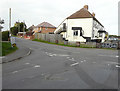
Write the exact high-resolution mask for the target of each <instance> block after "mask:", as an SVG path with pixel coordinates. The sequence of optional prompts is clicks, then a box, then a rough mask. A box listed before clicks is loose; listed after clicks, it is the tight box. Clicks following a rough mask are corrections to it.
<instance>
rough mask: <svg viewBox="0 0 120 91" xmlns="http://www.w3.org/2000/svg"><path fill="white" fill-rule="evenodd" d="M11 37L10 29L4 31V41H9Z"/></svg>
mask: <svg viewBox="0 0 120 91" xmlns="http://www.w3.org/2000/svg"><path fill="white" fill-rule="evenodd" d="M8 38H9V31H3V32H2V41H8Z"/></svg>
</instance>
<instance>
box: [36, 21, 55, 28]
mask: <svg viewBox="0 0 120 91" xmlns="http://www.w3.org/2000/svg"><path fill="white" fill-rule="evenodd" d="M36 27H46V28H56V27H55V26H53V25H52V24H50V23H48V22H42V23H41V24H38V25H37V26H36Z"/></svg>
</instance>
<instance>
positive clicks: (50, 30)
mask: <svg viewBox="0 0 120 91" xmlns="http://www.w3.org/2000/svg"><path fill="white" fill-rule="evenodd" d="M55 29H56V28H45V27H43V28H41V33H53V32H54V31H55Z"/></svg>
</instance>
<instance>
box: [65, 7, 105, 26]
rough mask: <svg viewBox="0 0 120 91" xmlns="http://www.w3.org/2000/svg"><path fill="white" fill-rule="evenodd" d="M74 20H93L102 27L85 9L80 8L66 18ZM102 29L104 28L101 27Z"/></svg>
mask: <svg viewBox="0 0 120 91" xmlns="http://www.w3.org/2000/svg"><path fill="white" fill-rule="evenodd" d="M76 18H93V19H94V20H96V21H97V22H98V23H99V24H100V25H101V26H103V25H102V24H101V23H100V22H99V21H98V20H97V19H96V18H95V17H94V16H93V15H92V14H91V13H90V12H89V11H88V10H87V9H85V8H82V9H80V10H79V11H77V12H75V13H74V14H72V15H70V16H69V17H67V19H76ZM103 27H104V26H103Z"/></svg>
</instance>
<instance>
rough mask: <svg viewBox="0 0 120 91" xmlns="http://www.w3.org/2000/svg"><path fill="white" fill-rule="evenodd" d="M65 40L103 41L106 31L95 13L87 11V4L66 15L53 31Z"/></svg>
mask: <svg viewBox="0 0 120 91" xmlns="http://www.w3.org/2000/svg"><path fill="white" fill-rule="evenodd" d="M54 33H55V34H61V35H62V36H63V38H64V39H65V40H68V41H74V42H91V41H95V42H104V41H105V34H106V31H105V30H104V26H103V25H102V24H101V23H100V22H99V21H98V20H97V19H96V18H95V13H92V14H91V13H90V12H89V11H88V5H85V6H84V7H83V8H82V9H80V10H79V11H77V12H75V13H74V14H72V15H71V16H69V17H67V18H66V19H65V20H64V21H63V22H62V23H61V24H60V25H59V26H58V27H57V29H56V30H55V31H54Z"/></svg>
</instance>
